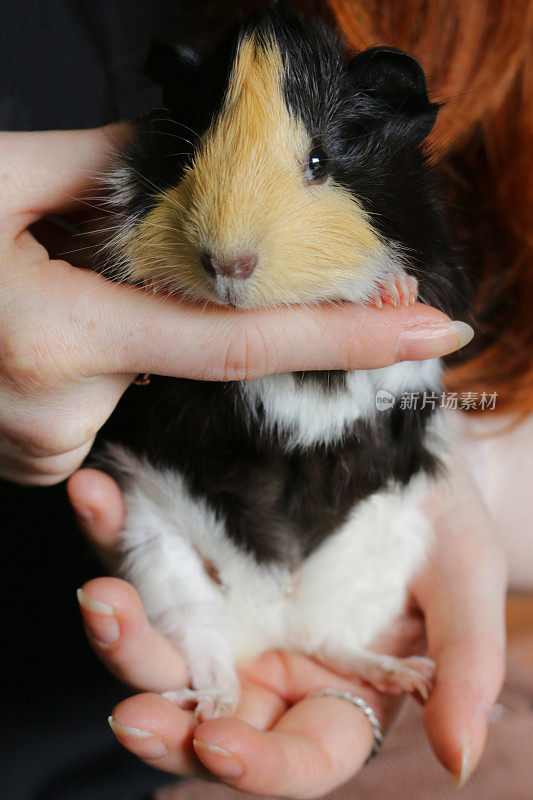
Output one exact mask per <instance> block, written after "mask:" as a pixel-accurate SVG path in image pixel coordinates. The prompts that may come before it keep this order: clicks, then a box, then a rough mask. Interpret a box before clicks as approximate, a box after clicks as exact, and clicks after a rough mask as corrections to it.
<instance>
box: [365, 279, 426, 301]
mask: <svg viewBox="0 0 533 800" xmlns="http://www.w3.org/2000/svg"><path fill="white" fill-rule="evenodd" d="M417 296H418V281H417V279H416V278H413V276H412V275H407V273H405V272H396V273H394V274H392V273H391V274H390V275H388V276H387V277H386V278H383V279H382V280H381V281H380V282H379V284H378V291H377V293H376V294H375V295H374V297H372V298H371V299H370V301H369V302H370V305H372V306H375V308H378V309H381V308H383V304H384V303H389V304H390V305H392V306H394V308H398V307H399V306H402V305H403V306H412V305H414V304H415V303H416V299H417Z"/></svg>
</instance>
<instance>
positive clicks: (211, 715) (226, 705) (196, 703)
mask: <svg viewBox="0 0 533 800" xmlns="http://www.w3.org/2000/svg"><path fill="white" fill-rule="evenodd" d="M162 697H165V698H166V699H167V700H171V701H172V702H173V703H175V704H176V705H177V706H179V707H180V708H192V707H194V714H195V716H196V717H197V718H198V719H199V720H200V721H201V722H206V721H207V720H208V719H216V718H217V717H232V716H233V715H234V714H235V711H236V710H237V705H238V698H236V697H230V696H229V695H223V694H221V693H220V692H219V691H217V690H216V689H186V688H184V689H175V690H173V691H170V692H163V693H162Z"/></svg>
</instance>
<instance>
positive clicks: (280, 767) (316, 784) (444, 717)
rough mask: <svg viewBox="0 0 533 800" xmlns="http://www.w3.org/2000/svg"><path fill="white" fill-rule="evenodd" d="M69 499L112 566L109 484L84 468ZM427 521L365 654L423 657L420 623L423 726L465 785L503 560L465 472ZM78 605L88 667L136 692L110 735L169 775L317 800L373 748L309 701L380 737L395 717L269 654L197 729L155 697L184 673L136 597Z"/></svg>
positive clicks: (492, 651) (491, 666)
mask: <svg viewBox="0 0 533 800" xmlns="http://www.w3.org/2000/svg"><path fill="white" fill-rule="evenodd" d="M68 491H69V496H70V499H71V502H72V504H73V506H74V508H75V510H76V512H77V514H78V517H79V519H80V523H81V526H82V528H83V529H84V531H85V533H86V534H87V536H88V538H89V540H90V541H91V542H92V544H93V545H94V546H95V548H96V549H97V550H98V551H99V553H100V555H101V557H102V559H103V561H104V562H105V563H107V564H108V565H109V566H110V567H112V566H113V562H114V559H115V555H116V552H117V548H118V546H119V542H120V531H121V527H122V523H123V519H124V506H123V502H122V497H121V494H120V491H119V489H118V487H117V485H116V484H115V483H114V481H113V480H112V479H111V478H110V477H108V476H106V475H103V474H102V473H100V472H98V471H95V470H87V469H86V470H81V471H80V472H78V473H77V474H76V475H74V476H73V477H72V478H71V479H70V481H69V484H68ZM427 512H428V514H429V515H430V517H431V518H432V520H433V523H434V526H435V531H436V536H435V541H434V546H433V548H432V551H431V555H430V558H429V559H428V561H427V563H426V565H425V568H424V569H423V570H422V572H421V574H420V575H419V576H418V577H417V579H416V581H415V582H414V583H413V586H412V587H411V598H410V602H409V606H408V608H406V610H405V613H404V614H403V615H402V616H401V617H400V618H398V620H396V622H395V623H394V625H393V626H391V629H390V630H389V631H387V632H386V633H385V634H384V635H383V636H382V637H380V640H379V642H376V643H374V645H373V647H374V649H376V650H381V651H383V652H389V653H394V654H397V655H400V656H404V655H408V654H411V653H413V652H422V650H423V648H424V644H423V641H424V636H423V633H424V625H423V624H422V620H423V619H424V618H425V634H426V637H427V646H428V653H429V656H430V657H431V658H432V659H434V661H435V662H436V664H437V671H436V679H435V686H434V690H433V692H432V694H431V696H430V697H429V699H428V701H427V702H426V704H425V709H424V721H425V726H426V730H427V735H428V738H429V740H430V742H431V745H432V747H433V749H434V751H435V753H436V754H437V756H438V758H439V759H440V761H441V762H442V763H443V764H444V766H445V767H446V768H447V769H448V770H449V771H450V772H451V773H452V775H453V776H454V780H455V782H456V784H458V785H462V784H463V783H464V782H465V781H466V780H467V778H468V777H469V775H470V774H471V772H472V770H473V769H474V768H475V766H476V764H477V762H478V760H479V758H480V756H481V753H482V750H483V746H484V741H485V736H486V732H487V718H488V714H489V711H490V709H491V707H492V705H493V703H494V701H495V699H496V697H497V694H498V692H499V689H500V685H501V681H502V676H503V664H504V639H505V637H504V613H503V612H504V596H505V587H506V568H505V559H504V556H503V553H502V552H501V551H500V549H499V546H498V545H497V543H496V541H495V539H494V537H493V534H492V529H491V524H490V521H489V518H488V515H487V512H486V510H485V508H484V506H483V504H482V501H481V499H480V498H479V495H478V493H477V490H476V488H475V487H474V485H473V483H472V481H471V479H470V477H469V476H468V474H467V473H466V471H465V470H464V468H463V466H462V465H457V467H456V468H454V469H453V470H452V474H451V478H449V479H447V480H444V479H443V480H442V481H441V482H440V483H439V485H438V486H437V487H436V488H435V492H434V493H433V494H432V496H431V497H428V498H427ZM80 605H81V611H82V615H83V619H84V623H85V627H86V631H87V635H88V637H89V640H90V642H91V644H92V646H93V648H94V650H95V651H96V653H97V655H98V656H99V657H100V658H101V659H102V661H103V662H104V663H105V664H106V665H107V666H108V668H109V669H110V670H111V671H112V672H113V673H114V674H115V675H117V676H118V677H119V678H121V679H122V680H124V681H125V682H127V683H129V684H130V685H131V686H133V687H134V688H135V689H137V690H139V691H140V692H141V693H140V694H137V695H135V696H133V697H131V698H129V699H127V700H125V701H124V702H122V703H120V704H119V705H118V706H117V707H116V708H115V709H114V710H113V714H112V719H111V724H112V728H113V730H114V732H115V735H116V736H117V738H118V739H119V741H120V742H121V743H122V744H123V745H124V746H125V747H126V748H127V749H128V750H130V751H131V752H132V753H134V754H135V755H137V756H138V757H139V758H141V759H142V760H143V761H146V762H147V763H149V764H151V765H152V766H155V767H158V768H160V769H163V770H166V771H168V772H171V773H175V774H177V775H185V776H192V775H200V776H203V777H206V776H210V777H211V778H213V777H216V778H219V779H220V780H222V781H225V782H226V783H228V784H230V785H231V786H234V787H236V788H239V789H242V790H246V791H249V792H253V793H257V794H268V795H276V796H283V797H294V798H312V797H320V796H322V795H323V794H325V793H326V792H329V791H331V790H332V789H333V788H335V787H337V786H339V785H340V784H342V783H343V782H345V781H346V780H347V779H348V778H349V777H351V776H352V775H353V774H354V773H355V772H356V771H357V770H358V769H359V768H360V767H361V766H362V765H363V764H364V762H365V760H366V758H367V756H368V754H369V752H370V750H371V747H372V741H373V740H372V733H371V728H370V725H369V723H368V720H367V719H366V718H365V717H364V716H363V714H362V713H361V712H360V711H359V710H358V709H357V708H355V707H354V706H352V705H351V704H350V703H348V702H346V701H345V700H340V699H335V698H330V697H319V698H308V697H307V695H308V693H309V692H310V691H312V690H315V689H320V688H324V687H333V688H338V689H340V690H348V691H350V692H352V693H355V694H357V695H359V696H362V697H364V698H365V699H366V701H367V702H368V703H369V705H370V706H371V707H372V708H374V709H375V711H376V713H377V716H378V718H379V719H380V721H381V723H382V725H383V726H384V728H385V729H386V727H387V725H388V724H389V723H390V721H391V719H392V717H393V716H394V713H395V710H396V708H397V702H398V701H397V699H394V698H391V697H386V696H384V695H382V694H380V693H379V692H377V691H375V690H373V689H371V688H370V687H368V686H367V685H364V684H362V683H361V682H360V681H357V680H353V679H352V678H350V677H347V676H342V675H338V674H336V673H334V672H331V671H329V670H327V669H326V668H325V667H323V666H322V665H320V664H318V663H316V662H314V661H313V660H311V659H309V658H307V657H305V656H303V655H300V654H297V653H285V652H269V653H266V654H264V655H262V656H261V657H260V658H258V659H257V660H256V661H254V662H253V663H252V664H249V665H248V666H247V667H246V669H244V670H242V671H241V680H242V702H241V705H240V707H239V709H238V712H237V715H236V718H234V719H217V720H211V721H209V722H204V723H202V724H198V723H197V720H196V719H195V717H194V715H193V714H192V713H191V712H189V711H186V710H183V709H180V708H178V707H176V706H175V705H174V704H173V703H171V702H170V701H169V700H166V699H165V698H163V697H161V696H160V695H159V694H158V693H159V692H162V691H164V690H167V689H168V688H169V687H176V686H179V685H183V684H185V683H186V682H187V679H188V676H187V667H186V664H185V663H184V661H183V659H182V657H181V656H180V654H179V652H177V650H176V649H175V648H174V647H173V646H172V645H171V644H170V643H169V642H168V641H167V640H166V639H165V638H164V637H163V636H162V635H161V634H160V633H159V632H158V631H156V630H155V629H154V628H153V627H152V626H151V625H150V623H149V622H148V620H147V618H146V615H145V614H144V611H143V608H142V605H141V602H140V600H139V597H138V595H137V594H136V592H135V591H134V589H133V588H132V587H131V586H130V585H129V584H127V583H125V582H123V581H120V580H118V579H114V578H99V579H96V580H93V581H90V582H89V583H87V584H86V585H85V586H84V587H83V590H82V593H81V595H80ZM406 745H407V743H406ZM378 757H379V756H378Z"/></svg>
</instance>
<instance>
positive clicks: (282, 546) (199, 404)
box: [102, 377, 438, 566]
mask: <svg viewBox="0 0 533 800" xmlns="http://www.w3.org/2000/svg"><path fill="white" fill-rule="evenodd" d="M341 391H342V390H341ZM248 416H249V415H248V413H247V407H246V405H245V403H244V401H243V400H242V396H241V393H240V391H239V388H238V385H237V384H235V383H228V384H221V383H212V382H207V381H188V380H179V379H172V378H157V377H153V378H152V380H151V383H150V384H149V385H148V386H145V387H142V388H138V387H132V388H131V389H130V390H129V391H128V392H127V393H126V395H125V396H124V398H123V399H122V401H121V403H120V404H119V407H118V409H117V413H116V414H115V415H114V417H113V418H112V419H111V421H110V422H109V423H108V425H107V426H106V428H104V430H103V432H102V436H103V438H104V439H106V440H107V441H113V442H120V443H122V444H124V445H126V446H127V447H129V448H130V449H131V450H132V451H133V452H134V453H136V454H137V455H144V456H146V457H147V458H148V460H149V461H150V462H151V463H152V464H154V465H157V466H161V467H169V468H173V469H178V470H179V471H180V473H182V475H183V476H184V477H185V480H186V481H187V483H188V486H189V489H190V491H191V493H192V494H193V495H194V496H196V497H202V498H205V499H206V500H207V502H208V504H209V505H210V506H211V507H212V508H213V509H215V511H217V512H218V514H219V515H220V516H221V518H222V519H224V520H225V523H226V527H227V531H228V534H229V536H230V537H231V538H232V540H233V541H234V542H235V543H237V544H238V545H239V546H240V547H242V548H244V549H245V550H247V551H248V552H250V553H252V554H253V555H254V556H255V558H256V559H257V560H258V561H259V562H269V561H280V562H282V563H287V564H290V565H292V566H295V565H296V564H298V562H299V561H300V560H301V559H302V558H304V557H305V556H307V555H309V553H311V552H312V551H313V550H314V549H315V548H316V547H318V546H319V545H320V544H321V543H322V542H323V541H324V539H325V538H326V537H327V536H328V535H329V534H331V533H333V532H334V531H335V530H337V529H338V527H339V525H341V524H342V522H344V520H345V519H346V517H347V515H348V513H349V512H350V510H351V509H352V508H353V507H354V505H355V504H356V503H357V502H359V501H360V500H363V499H365V498H366V497H368V496H369V495H371V494H373V493H374V492H377V491H379V490H380V489H383V488H384V487H385V486H386V485H387V484H389V483H391V482H397V483H399V484H406V483H407V482H408V481H409V479H410V478H411V477H413V475H415V474H416V473H417V472H419V471H420V470H424V471H426V472H429V473H434V472H435V471H436V470H437V468H438V467H437V462H436V460H435V458H434V457H433V456H431V455H430V454H429V453H428V452H427V450H426V448H425V446H424V438H425V429H426V425H427V422H428V420H429V417H430V411H429V409H428V408H426V409H424V410H422V411H420V410H418V411H413V410H411V411H402V410H400V409H399V408H394V409H392V410H390V411H385V412H380V413H379V414H377V415H376V419H375V420H373V421H370V420H364V421H361V422H358V423H357V424H355V425H354V427H353V430H352V431H351V433H350V434H349V435H347V436H346V438H345V440H344V441H343V442H342V443H341V444H336V445H332V446H324V445H321V446H318V447H314V448H305V449H303V448H297V449H294V450H290V451H287V449H286V447H285V446H284V441H283V437H277V436H272V435H267V434H265V433H264V432H262V426H261V413H260V414H259V418H258V419H256V420H254V421H253V422H249V421H248ZM117 478H118V479H119V481H120V475H117Z"/></svg>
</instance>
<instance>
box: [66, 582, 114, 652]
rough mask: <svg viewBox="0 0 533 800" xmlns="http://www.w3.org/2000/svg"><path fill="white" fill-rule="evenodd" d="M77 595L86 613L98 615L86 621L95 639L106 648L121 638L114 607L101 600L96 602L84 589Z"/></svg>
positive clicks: (79, 590)
mask: <svg viewBox="0 0 533 800" xmlns="http://www.w3.org/2000/svg"><path fill="white" fill-rule="evenodd" d="M76 594H77V596H78V603H79V604H80V606H81V607H82V608H84V609H85V611H89V612H90V613H91V614H94V615H96V616H92V617H91V619H90V622H89V621H88V620H87V619H86V620H85V622H86V624H87V626H88V628H89V631H90V634H91V636H92V637H93V639H95V641H96V642H97V643H98V644H101V645H102V646H104V647H105V646H106V645H110V644H114V643H115V642H116V641H117V639H118V638H119V636H120V625H119V623H118V619H117V618H116V616H115V609H114V608H113V606H110V605H108V604H107V603H102V601H101V600H95V599H94V597H89V595H88V594H86V593H85V592H84V591H83V589H78V590H77V592H76Z"/></svg>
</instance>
